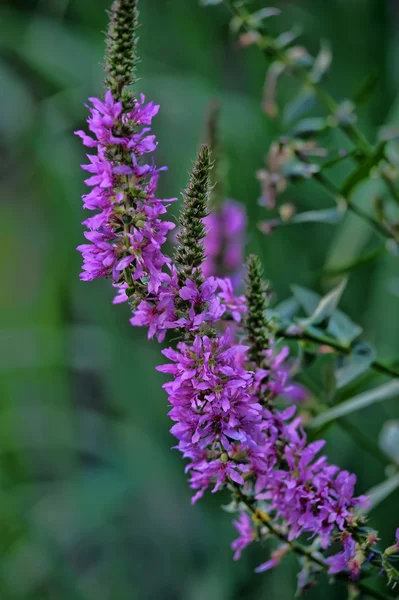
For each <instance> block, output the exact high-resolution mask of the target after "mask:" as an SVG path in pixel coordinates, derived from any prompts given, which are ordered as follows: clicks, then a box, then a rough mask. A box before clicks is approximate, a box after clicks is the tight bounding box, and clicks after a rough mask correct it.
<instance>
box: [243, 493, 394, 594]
mask: <svg viewBox="0 0 399 600" xmlns="http://www.w3.org/2000/svg"><path fill="white" fill-rule="evenodd" d="M234 489H235V492H236V494H237V496H238V498H239V500H240V501H241V502H242V504H244V505H245V506H246V508H247V509H248V510H249V511H250V512H251V513H252V514H253V515H254V516H255V517H256V519H258V520H259V521H261V523H262V524H263V525H265V527H266V528H267V529H268V530H269V531H270V533H271V534H272V535H274V536H275V537H276V538H277V539H279V540H280V541H282V542H284V543H285V544H287V545H288V546H289V547H290V549H291V550H292V552H295V554H299V555H300V556H303V557H305V558H307V559H308V560H310V561H311V562H312V563H313V564H315V565H317V566H318V567H321V568H322V569H324V570H326V571H327V570H328V568H329V565H328V564H327V563H326V562H325V561H324V560H323V559H322V558H321V557H320V556H318V555H317V554H316V553H314V552H312V551H311V550H310V549H309V548H306V547H305V546H303V545H302V544H300V543H299V542H296V541H289V539H288V536H287V535H286V534H285V533H283V532H282V531H281V530H280V529H279V528H277V527H275V526H274V525H273V524H272V522H271V521H270V520H269V518H268V517H267V515H265V514H264V513H262V512H261V511H259V510H257V509H256V507H255V506H254V503H253V501H252V500H251V499H249V498H247V497H246V496H245V495H244V494H243V492H242V491H241V490H240V489H239V488H238V487H235V488H234ZM334 577H336V578H337V579H341V580H344V581H349V579H348V575H347V574H345V573H337V574H336V575H334ZM352 585H354V586H355V587H356V588H357V589H358V590H359V591H360V592H362V593H363V594H366V595H367V596H369V597H370V598H376V599H377V600H387V597H386V596H384V595H383V594H382V593H381V592H378V591H377V590H374V589H373V588H370V587H369V586H368V585H367V584H365V583H363V582H362V581H354V582H352Z"/></svg>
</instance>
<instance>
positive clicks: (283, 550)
mask: <svg viewBox="0 0 399 600" xmlns="http://www.w3.org/2000/svg"><path fill="white" fill-rule="evenodd" d="M289 551H290V546H289V544H281V546H279V547H278V548H277V550H275V551H274V552H272V557H271V559H270V560H268V561H266V562H265V563H263V564H261V565H259V567H256V569H255V573H263V572H264V571H269V570H270V569H274V567H276V566H277V565H278V564H279V563H280V561H281V559H282V558H283V557H284V556H285V555H286V554H287V552H289Z"/></svg>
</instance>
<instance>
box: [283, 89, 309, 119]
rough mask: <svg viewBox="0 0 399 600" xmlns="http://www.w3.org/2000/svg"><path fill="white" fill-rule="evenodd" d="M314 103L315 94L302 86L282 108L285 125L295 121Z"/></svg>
mask: <svg viewBox="0 0 399 600" xmlns="http://www.w3.org/2000/svg"><path fill="white" fill-rule="evenodd" d="M314 103H315V95H314V92H313V91H312V90H308V89H307V88H302V90H301V91H300V92H299V94H298V95H297V96H296V97H295V98H294V99H293V100H291V101H290V102H288V103H287V104H286V106H285V108H284V113H283V121H284V123H285V124H286V125H288V124H289V123H292V121H296V120H297V119H299V118H300V117H301V116H302V115H304V114H306V113H308V112H309V111H310V110H311V109H312V108H313V105H314Z"/></svg>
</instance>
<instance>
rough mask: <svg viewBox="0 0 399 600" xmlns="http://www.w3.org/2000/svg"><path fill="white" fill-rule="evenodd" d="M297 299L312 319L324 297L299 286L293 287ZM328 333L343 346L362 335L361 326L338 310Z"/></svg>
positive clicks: (329, 324)
mask: <svg viewBox="0 0 399 600" xmlns="http://www.w3.org/2000/svg"><path fill="white" fill-rule="evenodd" d="M291 289H292V291H293V294H294V296H295V298H296V299H297V300H298V302H299V304H300V305H301V306H302V308H303V310H304V311H305V313H306V315H307V316H308V317H310V316H311V315H313V313H314V312H315V310H316V308H317V305H318V304H319V303H320V302H321V300H322V296H320V294H317V293H316V292H313V291H312V290H308V289H307V288H304V287H302V286H299V285H293V286H292V287H291ZM327 331H328V332H329V333H330V334H331V335H333V336H334V337H335V338H336V339H337V340H339V341H340V342H341V343H342V344H346V345H349V344H350V343H351V342H352V341H353V340H354V339H356V338H357V337H359V335H360V334H361V333H362V328H361V327H360V325H357V324H356V323H354V322H353V321H352V320H351V319H350V318H349V317H348V316H347V315H346V314H345V313H343V312H342V311H340V310H336V311H335V312H334V314H333V315H332V317H331V319H330V320H329V323H328V327H327Z"/></svg>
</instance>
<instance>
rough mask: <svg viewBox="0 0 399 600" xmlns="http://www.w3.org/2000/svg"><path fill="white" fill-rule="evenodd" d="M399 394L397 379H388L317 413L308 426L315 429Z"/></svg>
mask: <svg viewBox="0 0 399 600" xmlns="http://www.w3.org/2000/svg"><path fill="white" fill-rule="evenodd" d="M397 395H399V381H397V380H395V381H390V382H389V383H386V384H384V385H380V386H378V387H376V388H373V389H372V390H368V391H367V392H363V393H362V394H359V395H358V396H355V397H354V398H351V399H350V400H347V401H346V402H342V403H341V404H339V405H338V406H335V407H334V408H332V409H330V410H327V411H326V412H324V413H322V414H321V415H318V416H317V417H316V418H315V419H313V420H312V421H311V422H310V423H309V427H310V428H311V429H317V428H319V427H321V426H323V425H325V424H326V423H330V422H331V421H335V420H336V419H339V418H341V417H346V416H347V415H350V414H351V413H353V412H356V411H358V410H362V409H363V408H366V407H367V406H371V405H372V404H376V403H377V402H382V401H383V400H389V399H390V398H395V397H396V396H397Z"/></svg>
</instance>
